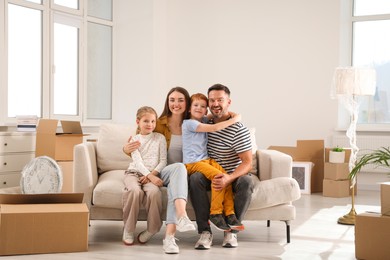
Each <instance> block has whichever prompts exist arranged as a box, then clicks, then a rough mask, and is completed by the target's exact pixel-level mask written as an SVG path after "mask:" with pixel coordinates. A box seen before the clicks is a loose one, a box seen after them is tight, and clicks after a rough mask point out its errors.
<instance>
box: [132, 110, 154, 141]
mask: <svg viewBox="0 0 390 260" xmlns="http://www.w3.org/2000/svg"><path fill="white" fill-rule="evenodd" d="M148 113H149V114H154V116H155V117H156V119H157V112H156V110H154V108H152V107H148V106H143V107H140V108H138V110H137V115H136V118H137V119H138V120H141V118H142V117H143V116H144V115H145V114H148ZM140 131H141V130H140V129H139V126H138V127H137V134H139V132H140Z"/></svg>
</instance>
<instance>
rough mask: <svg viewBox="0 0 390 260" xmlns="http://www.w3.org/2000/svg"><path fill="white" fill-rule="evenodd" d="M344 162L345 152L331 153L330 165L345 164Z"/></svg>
mask: <svg viewBox="0 0 390 260" xmlns="http://www.w3.org/2000/svg"><path fill="white" fill-rule="evenodd" d="M344 161H345V151H342V152H334V151H329V162H330V163H343V162H344Z"/></svg>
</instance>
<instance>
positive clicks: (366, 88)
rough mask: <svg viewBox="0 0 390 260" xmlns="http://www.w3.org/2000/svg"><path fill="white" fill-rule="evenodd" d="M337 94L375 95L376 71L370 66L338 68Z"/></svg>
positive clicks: (335, 79)
mask: <svg viewBox="0 0 390 260" xmlns="http://www.w3.org/2000/svg"><path fill="white" fill-rule="evenodd" d="M333 80H334V82H333V84H334V88H335V89H334V91H335V94H336V95H357V96H367V95H369V96H373V95H374V94H375V88H376V72H375V70H374V69H370V68H354V67H347V68H336V70H335V73H334V79H333Z"/></svg>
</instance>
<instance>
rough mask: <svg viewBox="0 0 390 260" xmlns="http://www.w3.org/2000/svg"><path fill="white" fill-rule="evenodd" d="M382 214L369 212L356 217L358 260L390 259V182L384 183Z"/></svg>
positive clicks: (382, 189) (381, 188)
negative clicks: (389, 241) (389, 244)
mask: <svg viewBox="0 0 390 260" xmlns="http://www.w3.org/2000/svg"><path fill="white" fill-rule="evenodd" d="M380 193H381V197H380V200H381V213H374V212H367V213H361V214H358V215H357V216H356V221H355V256H356V258H357V259H389V258H390V247H389V246H388V240H387V239H388V238H389V234H390V182H386V183H382V184H381V186H380Z"/></svg>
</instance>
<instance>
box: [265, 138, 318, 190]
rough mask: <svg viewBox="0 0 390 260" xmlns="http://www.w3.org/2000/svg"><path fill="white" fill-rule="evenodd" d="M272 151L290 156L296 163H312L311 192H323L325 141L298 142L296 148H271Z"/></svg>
mask: <svg viewBox="0 0 390 260" xmlns="http://www.w3.org/2000/svg"><path fill="white" fill-rule="evenodd" d="M268 149H270V150H277V151H280V152H283V153H286V154H288V155H290V156H291V157H292V158H293V161H296V162H312V163H313V168H312V171H311V183H310V185H311V186H310V190H311V192H321V191H322V187H323V183H322V182H323V179H324V149H325V148H324V140H298V141H297V146H296V147H291V146H270V147H268Z"/></svg>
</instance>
